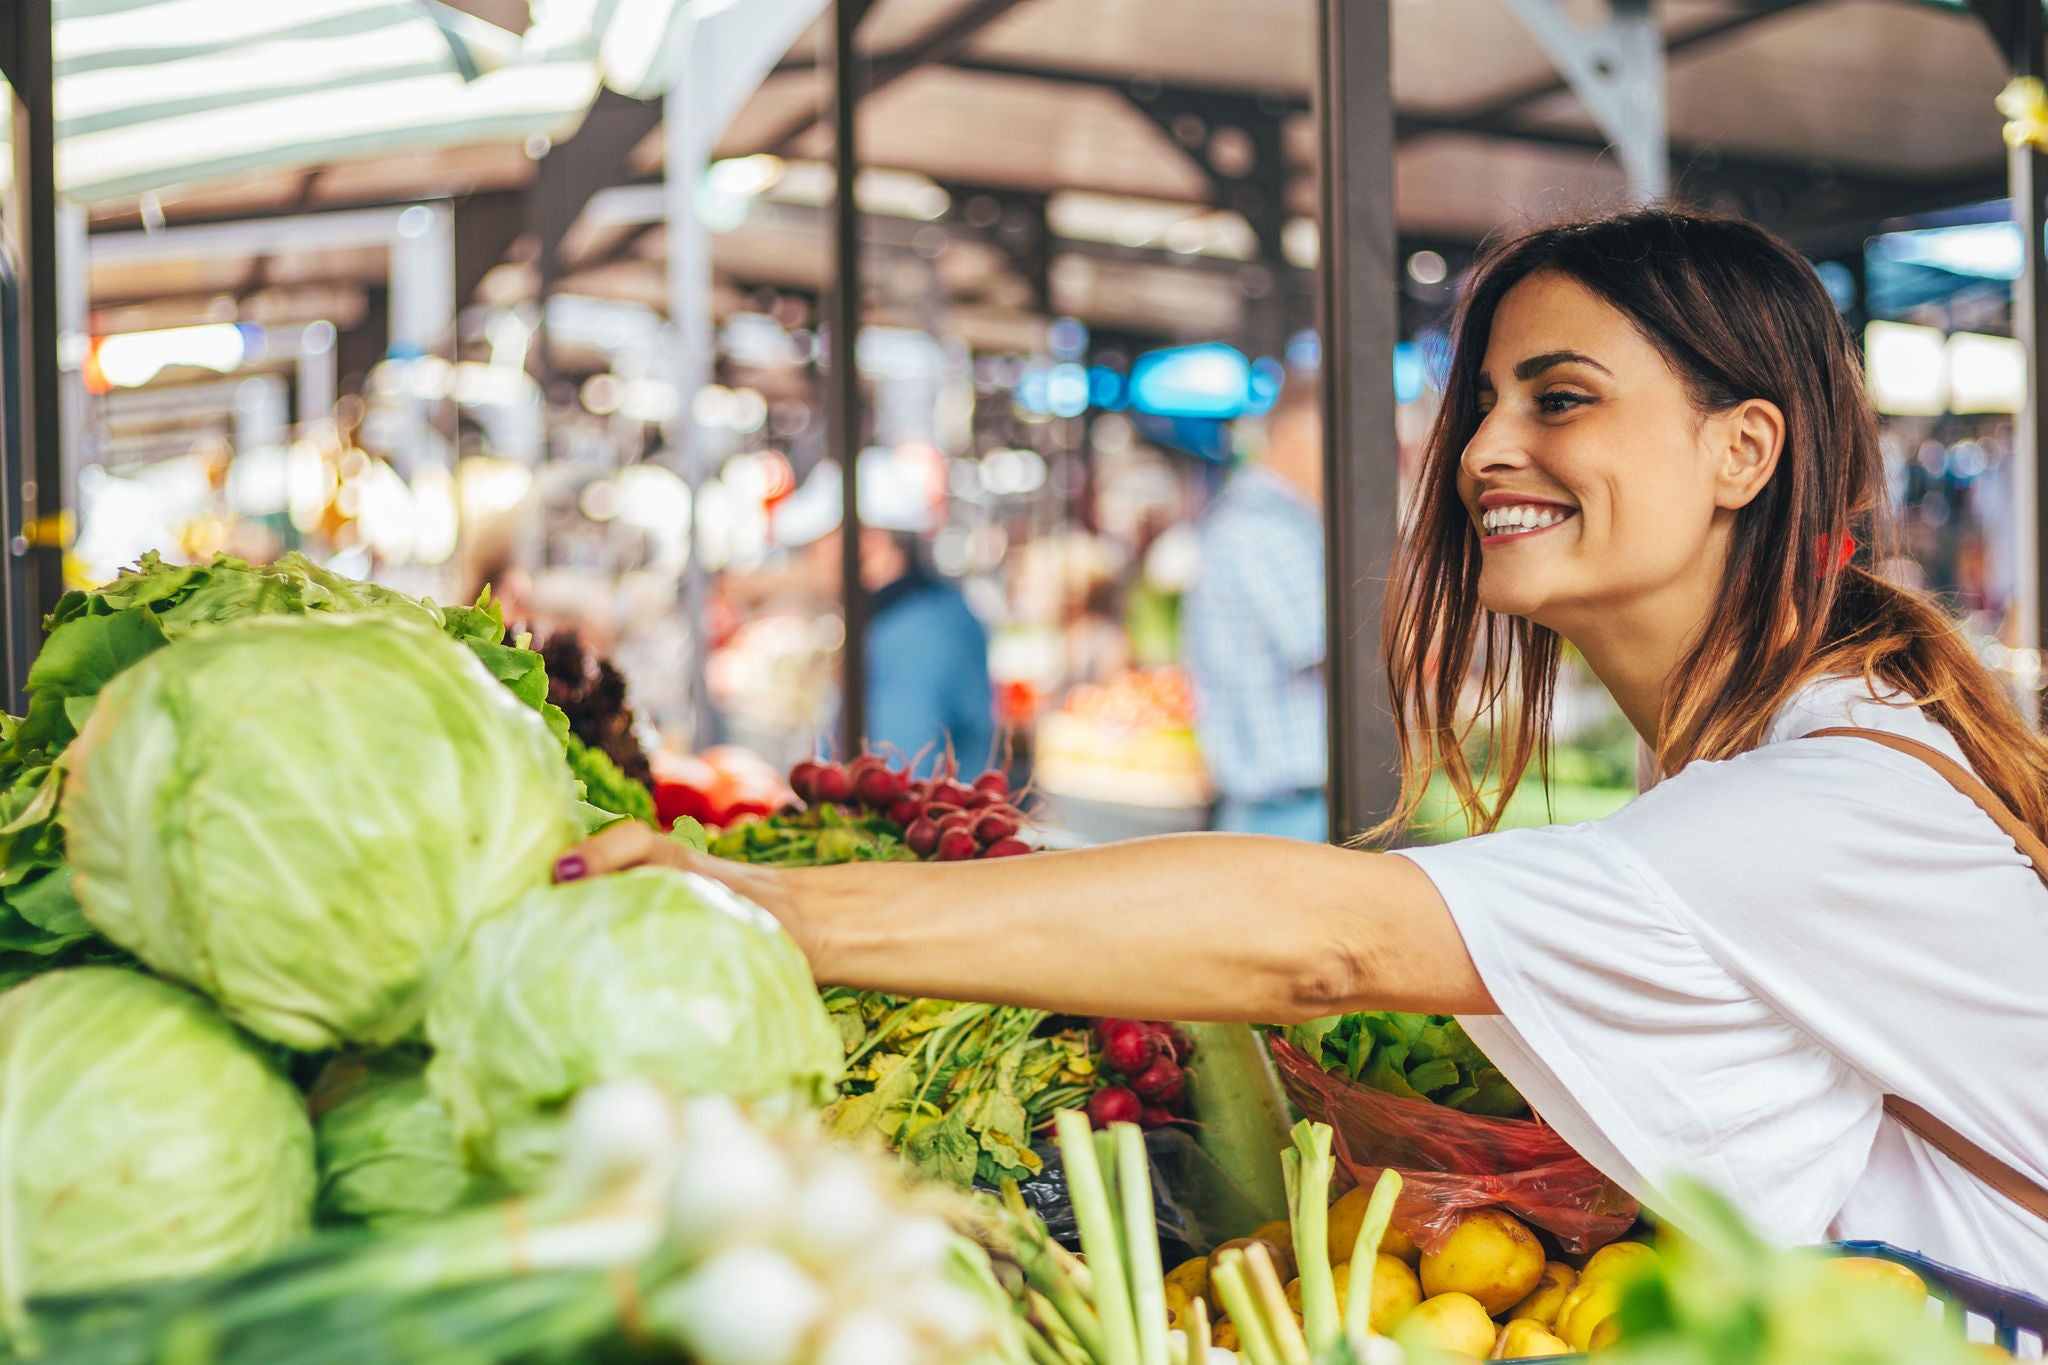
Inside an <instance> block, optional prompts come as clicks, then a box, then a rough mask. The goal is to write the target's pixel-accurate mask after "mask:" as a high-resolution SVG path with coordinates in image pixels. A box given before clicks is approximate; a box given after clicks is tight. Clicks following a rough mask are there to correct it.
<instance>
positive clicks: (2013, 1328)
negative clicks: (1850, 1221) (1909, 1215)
mask: <svg viewBox="0 0 2048 1365" xmlns="http://www.w3.org/2000/svg"><path fill="white" fill-rule="evenodd" d="M1830 1250H1833V1251H1836V1252H1838V1253H1840V1254H1841V1255H1844V1256H1870V1257H1874V1258H1876V1259H1878V1260H1880V1261H1892V1262H1895V1263H1897V1264H1899V1265H1902V1266H1905V1267H1906V1268H1907V1269H1908V1270H1911V1271H1913V1272H1914V1273H1915V1274H1917V1275H1918V1276H1919V1277H1920V1278H1921V1279H1923V1280H1925V1281H1926V1282H1927V1287H1928V1289H1929V1290H1931V1291H1932V1292H1933V1293H1934V1294H1935V1296H1936V1297H1938V1298H1939V1299H1940V1300H1941V1301H1942V1304H1943V1305H1944V1310H1945V1315H1946V1316H1947V1318H1948V1320H1949V1322H1950V1323H1951V1324H1952V1325H1953V1326H1954V1327H1955V1330H1956V1331H1958V1332H1962V1333H1965V1334H1969V1333H1970V1331H1971V1329H1972V1328H1975V1330H1976V1335H1977V1336H1978V1337H1981V1335H1982V1332H1983V1330H1984V1328H1983V1326H1982V1325H1980V1324H1989V1326H1990V1330H1991V1339H1992V1340H1993V1341H1995V1342H1997V1343H1998V1344H1999V1345H2000V1346H2003V1347H2004V1348H2005V1349H2006V1350H2008V1351H2011V1352H2012V1353H2013V1354H2014V1355H2015V1356H2018V1357H2019V1358H2020V1359H2021V1360H2038V1359H2041V1358H2042V1357H2043V1356H2048V1300H2044V1299H2038V1298H2036V1297H2034V1296H2033V1295H2032V1294H2023V1293H2021V1292H2020V1291H2019V1290H2017V1289H2004V1288H2001V1287H2000V1286H1998V1285H1995V1284H1993V1283H1991V1282H1990V1281H1989V1280H1981V1279H1979V1278H1977V1277H1976V1276H1975V1275H1970V1274H1966V1273H1964V1272H1963V1271H1960V1270H1957V1269H1956V1268H1955V1267H1953V1266H1946V1265H1943V1264H1942V1263H1941V1262H1939V1261H1931V1260H1929V1259H1928V1258H1927V1257H1925V1256H1922V1255H1920V1254H1918V1253H1917V1252H1911V1251H1901V1250H1900V1249H1899V1248H1898V1247H1895V1246H1892V1245H1891V1244H1890V1243H1888V1242H1835V1243H1832V1244H1831V1245H1830ZM1523 1359H1524V1360H1525V1361H1528V1365H1535V1362H1534V1361H1533V1360H1529V1358H1527V1357H1524V1358H1523ZM1587 1359H1588V1357H1586V1356H1551V1357H1550V1358H1549V1361H1550V1365H1566V1363H1567V1362H1571V1361H1583V1360H1587ZM1506 1365H1515V1362H1507V1363H1506Z"/></svg>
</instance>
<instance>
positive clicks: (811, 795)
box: [789, 753, 1032, 863]
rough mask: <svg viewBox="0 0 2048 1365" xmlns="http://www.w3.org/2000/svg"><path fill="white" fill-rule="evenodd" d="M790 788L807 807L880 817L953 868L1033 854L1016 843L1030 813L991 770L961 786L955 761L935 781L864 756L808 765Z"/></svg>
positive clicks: (915, 849)
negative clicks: (842, 808)
mask: <svg viewBox="0 0 2048 1365" xmlns="http://www.w3.org/2000/svg"><path fill="white" fill-rule="evenodd" d="M789 785H790V788H791V789H792V790H794V791H795V792H796V794H797V795H798V796H799V797H800V798H802V800H803V802H804V804H806V805H810V806H816V805H822V804H830V805H836V806H847V807H852V808H856V809H866V810H868V811H871V812H873V813H874V814H876V815H880V816H882V817H883V818H884V819H886V820H888V821H889V822H890V823H891V824H894V825H895V826H897V828H899V829H901V830H902V831H903V842H904V844H905V845H906V846H907V847H908V848H909V849H910V851H911V852H912V853H915V854H916V855H917V856H918V857H920V858H930V859H933V860H935V861H937V862H942V863H955V862H964V861H966V860H967V859H969V858H1013V857H1015V856H1016V855H1018V854H1020V853H1029V852H1031V851H1032V849H1031V845H1029V844H1027V843H1025V842H1024V840H1023V839H1021V838H1019V837H1018V836H1019V835H1020V834H1022V833H1023V830H1024V813H1023V812H1022V811H1020V810H1018V809H1017V807H1016V806H1015V805H1013V804H1012V803H1011V800H1010V780H1009V779H1008V778H1007V777H1005V776H1003V774H1002V773H1001V772H1000V771H997V770H996V769H993V768H991V769H990V770H989V771H987V772H985V773H983V774H982V775H981V776H979V777H977V778H975V779H974V780H973V781H972V782H962V781H961V780H960V778H959V774H958V772H957V771H956V770H955V768H954V766H953V763H952V761H951V760H950V759H949V760H947V761H946V762H945V763H943V764H941V765H940V768H939V771H938V772H937V773H936V774H934V775H933V776H931V777H929V778H918V777H915V776H913V775H912V769H911V765H909V764H905V765H903V766H901V767H892V766H890V763H889V760H888V759H886V758H884V757H883V756H882V755H880V754H876V753H864V754H862V755H861V756H860V757H858V758H856V759H854V760H852V761H851V762H848V763H831V762H825V761H821V760H814V759H806V760H805V761H804V762H801V763H799V764H797V765H796V766H795V767H794V768H791V769H790V770H789Z"/></svg>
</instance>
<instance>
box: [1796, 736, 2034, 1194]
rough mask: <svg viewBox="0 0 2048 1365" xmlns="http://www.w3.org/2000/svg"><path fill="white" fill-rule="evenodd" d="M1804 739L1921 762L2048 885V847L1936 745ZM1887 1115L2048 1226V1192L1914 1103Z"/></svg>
mask: <svg viewBox="0 0 2048 1365" xmlns="http://www.w3.org/2000/svg"><path fill="white" fill-rule="evenodd" d="M1806 738H1807V739H1838V738H1842V739H1867V740H1869V741H1871V742H1872V743H1873V744H1882V745H1883V746H1884V747H1885V748H1887V749H1891V750H1894V751H1896V752H1898V753H1902V754H1906V755H1908V756H1909V757H1912V758H1917V759H1919V760H1920V761H1921V762H1923V763H1925V764H1926V765H1927V766H1928V767H1930V768H1932V769H1934V770H1935V771H1936V772H1938V773H1940V774H1941V775H1942V776H1943V777H1945V778H1947V779H1948V781H1949V785H1950V786H1952V787H1954V788H1955V789H1956V790H1957V791H1959V792H1961V793H1962V794H1963V795H1964V796H1967V797H1969V798H1970V800H1972V801H1974V802H1975V803H1976V804H1977V807H1978V809H1980V810H1982V811H1983V812H1984V813H1985V814H1986V815H1988V816H1990V817H1991V819H1992V820H1993V821H1994V822H1995V823H1996V824H1997V825H1998V827H1999V829H2001V830H2003V831H2004V832H2005V834H2006V836H2007V837H2009V838H2010V839H2011V840H2012V842H2013V847H2014V848H2016V849H2018V850H2019V851H2020V853H2021V854H2023V855H2024V856H2025V857H2026V858H2027V860H2028V861H2029V862H2031V863H2032V864H2033V867H2034V872H2035V874H2036V875H2038V876H2039V877H2040V878H2041V880H2042V882H2043V883H2044V884H2048V843H2044V842H2043V841H2042V839H2041V836H2040V835H2038V834H2036V833H2035V832H2034V831H2033V830H2031V829H2029V828H2027V826H2026V825H2025V824H2024V823H2023V822H2022V821H2021V820H2020V818H2019V817H2018V816H2017V815H2014V814H2013V813H2012V810H2011V808H2009V807H2008V806H2007V805H2006V804H2005V802H2003V801H2001V800H1999V799H1998V795H1997V793H1996V792H1993V791H1992V790H1991V788H1989V787H1987V786H1985V785H1984V783H1983V782H1981V781H1979V780H1978V779H1977V777H1976V776H1975V775H1974V774H1972V773H1971V772H1970V770H1969V769H1967V768H1965V767H1964V766H1963V765H1962V764H1960V763H1958V762H1956V761H1955V760H1954V759H1952V758H1950V757H1949V756H1948V755H1947V754H1945V753H1943V752H1942V751H1941V750H1939V749H1937V748H1935V747H1934V746H1933V745H1931V744H1924V743H1922V742H1921V741H1919V740H1917V739H1907V738H1906V737H1905V736H1904V735H1894V734H1890V733H1888V732H1886V731H1883V730H1864V729H1857V728H1854V727H1850V726H1837V727H1834V728H1832V729H1827V730H1815V731H1814V732H1813V733H1812V734H1809V735H1807V736H1806ZM1884 1112H1885V1113H1887V1114H1889V1115H1891V1116H1892V1118H1893V1119H1895V1120H1897V1121H1898V1123H1899V1124H1900V1125H1901V1126H1903V1127H1904V1128H1906V1129H1907V1130H1909V1131H1910V1132H1913V1133H1915V1134H1917V1135H1918V1136H1919V1137H1920V1140H1921V1141H1923V1142H1925V1143H1926V1144H1927V1145H1928V1146H1930V1147H1932V1148H1934V1150H1936V1151H1937V1152H1940V1153H1942V1154H1943V1155H1944V1156H1946V1157H1948V1159H1949V1160H1951V1161H1953V1162H1955V1163H1956V1165H1958V1166H1961V1167H1962V1168H1963V1169H1964V1170H1966V1171H1968V1172H1969V1173H1970V1174H1971V1175H1974V1176H1976V1177H1977V1178H1978V1179H1979V1180H1981V1181H1983V1182H1984V1183H1985V1184H1987V1185H1989V1186H1990V1187H1991V1188H1992V1189H1994V1190H1997V1191H1998V1192H1999V1193H2000V1194H2002V1195H2004V1196H2005V1197H2006V1198H2007V1199H2010V1200H2012V1202H2013V1203H2015V1204H2018V1205H2019V1206H2020V1207H2021V1208H2023V1209H2025V1210H2027V1211H2028V1212H2029V1213H2032V1214H2034V1215H2035V1216H2036V1217H2038V1218H2041V1219H2044V1220H2048V1186H2043V1185H2041V1184H2040V1183H2039V1182H2037V1181H2035V1180H2033V1179H2031V1178H2030V1177H2028V1176H2025V1175H2022V1174H2020V1172H2018V1171H2016V1170H2014V1169H2013V1168H2012V1167H2011V1166H2008V1165H2007V1164H2006V1163H2004V1162H2003V1161H2000V1160H1999V1159H1998V1158H1997V1157H1995V1156H1993V1155H1991V1153H1989V1152H1987V1151H1985V1150H1984V1149H1983V1148H1982V1147H1979V1146H1978V1145H1977V1144H1976V1143H1974V1142H1972V1141H1970V1140H1969V1139H1968V1138H1966V1137H1964V1136H1963V1135H1962V1134H1961V1133H1958V1132H1957V1131H1956V1130H1955V1129H1953V1128H1951V1127H1949V1126H1948V1125H1947V1124H1946V1123H1943V1122H1942V1121H1941V1120H1940V1119H1938V1118H1936V1117H1934V1115H1932V1114H1930V1113H1928V1112H1927V1111H1926V1110H1925V1109H1922V1108H1921V1107H1920V1106H1919V1105H1917V1104H1915V1103H1913V1102H1912V1101H1911V1100H1906V1099H1901V1098H1900V1097H1899V1096H1897V1095H1886V1096H1885V1097H1884Z"/></svg>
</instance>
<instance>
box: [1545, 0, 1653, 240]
mask: <svg viewBox="0 0 2048 1365" xmlns="http://www.w3.org/2000/svg"><path fill="white" fill-rule="evenodd" d="M1608 2H1609V11H1608V15H1607V19H1606V21H1605V22H1603V23H1598V24H1581V23H1578V22H1576V21H1575V20H1574V19H1573V18H1572V16H1571V15H1570V14H1568V13H1566V11H1565V7H1564V4H1563V0H1507V3H1508V8H1509V10H1510V11H1512V12H1513V14H1514V16H1515V17H1516V18H1517V19H1519V20H1520V21H1521V23H1522V27H1523V28H1525V29H1527V30H1528V31H1529V36H1531V37H1532V38H1534V39H1535V40H1536V42H1537V44H1538V45H1539V46H1540V47H1542V49H1543V50H1544V52H1545V53H1547V54H1548V55H1549V57H1550V60H1551V62H1552V64H1553V65H1555V66H1556V67H1557V69H1558V71H1559V72H1560V73H1562V74H1563V76H1564V78H1565V80H1566V81H1567V82H1568V83H1569V84H1570V85H1571V88H1572V93H1574V94H1576V95H1577V96H1578V97H1579V101H1580V102H1581V103H1582V104H1584V105H1585V106H1586V109H1587V111H1588V112H1590V113H1591V114H1592V115H1593V121H1594V122H1595V123H1596V124H1598V125H1599V126H1600V131H1601V132H1603V133H1605V134H1606V135H1607V141H1608V144H1609V145H1610V146H1612V147H1613V148H1614V150H1615V152H1616V154H1617V155H1618V156H1619V157H1620V159H1621V164H1622V166H1623V168H1624V169H1626V170H1627V172H1628V190H1629V198H1630V199H1632V200H1634V201H1635V202H1637V203H1650V202H1653V201H1655V200H1658V199H1662V198H1663V197H1664V192H1665V191H1666V189H1668V188H1669V185H1670V177H1671V147H1670V140H1669V137H1668V135H1667V133H1666V131H1665V120H1664V44H1663V37H1662V34H1661V33H1660V31H1659V30H1658V27H1657V17H1656V14H1655V13H1654V11H1653V10H1652V7H1651V0H1608Z"/></svg>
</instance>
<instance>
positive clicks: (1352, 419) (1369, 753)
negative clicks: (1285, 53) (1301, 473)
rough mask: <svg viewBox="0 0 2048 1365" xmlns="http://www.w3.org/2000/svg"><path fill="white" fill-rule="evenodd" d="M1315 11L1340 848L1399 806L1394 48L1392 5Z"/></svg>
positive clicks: (1333, 744)
mask: <svg viewBox="0 0 2048 1365" xmlns="http://www.w3.org/2000/svg"><path fill="white" fill-rule="evenodd" d="M1318 3H1319V6H1320V11H1321V13H1320V21H1321V22H1320V30H1321V33H1320V36H1321V52H1320V54H1319V57H1320V60H1319V61H1318V63H1317V85H1316V111H1317V121H1318V123H1319V124H1320V126H1321V138H1320V139H1319V140H1320V143H1321V155H1322V176H1321V181H1322V187H1321V188H1322V233H1323V251H1322V271H1321V278H1320V280H1319V284H1320V287H1321V295H1322V297H1321V305H1322V308H1321V311H1322V331H1323V460H1324V493H1323V497H1324V507H1325V513H1324V515H1325V519H1326V521H1325V525H1326V528H1327V529H1326V535H1327V568H1326V570H1325V572H1326V577H1327V582H1328V592H1329V613H1330V614H1329V665H1328V670H1327V686H1328V689H1329V701H1330V837H1331V838H1332V839H1333V840H1335V841H1337V842H1342V841H1345V840H1348V839H1350V838H1353V837H1354V836H1356V835H1358V834H1360V833H1363V832H1364V831H1365V830H1367V829H1370V828H1371V827H1372V826H1373V825H1375V824H1376V823H1378V822H1379V821H1380V820H1381V819H1383V818H1384V817H1385V816H1386V815H1387V814H1388V813H1389V812H1391V811H1392V810H1393V808H1394V804H1395V801H1396V800H1397V799H1398V797H1399V795H1400V776H1399V774H1398V772H1396V770H1395V762H1394V755H1395V752H1396V748H1395V738H1394V717H1393V715H1392V713H1391V710H1390V707H1389V704H1388V699H1387V691H1386V678H1385V675H1384V674H1383V673H1382V671H1381V668H1380V657H1379V635H1380V613H1381V606H1382V597H1383V595H1384V591H1385V586H1386V581H1387V573H1388V567H1389V565H1390V564H1391V563H1392V561H1393V553H1394V539H1395V535H1396V532H1397V526H1396V520H1397V513H1396V504H1397V501H1398V496H1399V479H1400V474H1399V465H1398V450H1397V447H1396V444H1395V439H1394V342H1395V340H1396V337H1395V331H1396V325H1397V323H1396V319H1397V316H1398V314H1397V308H1398V299H1397V297H1396V293H1395V290H1396V278H1397V277H1396V274H1395V267H1396V262H1395V259H1394V256H1395V245H1394V92H1393V49H1392V38H1391V34H1390V31H1389V19H1388V7H1387V6H1386V5H1374V4H1356V3H1351V0H1318Z"/></svg>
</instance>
